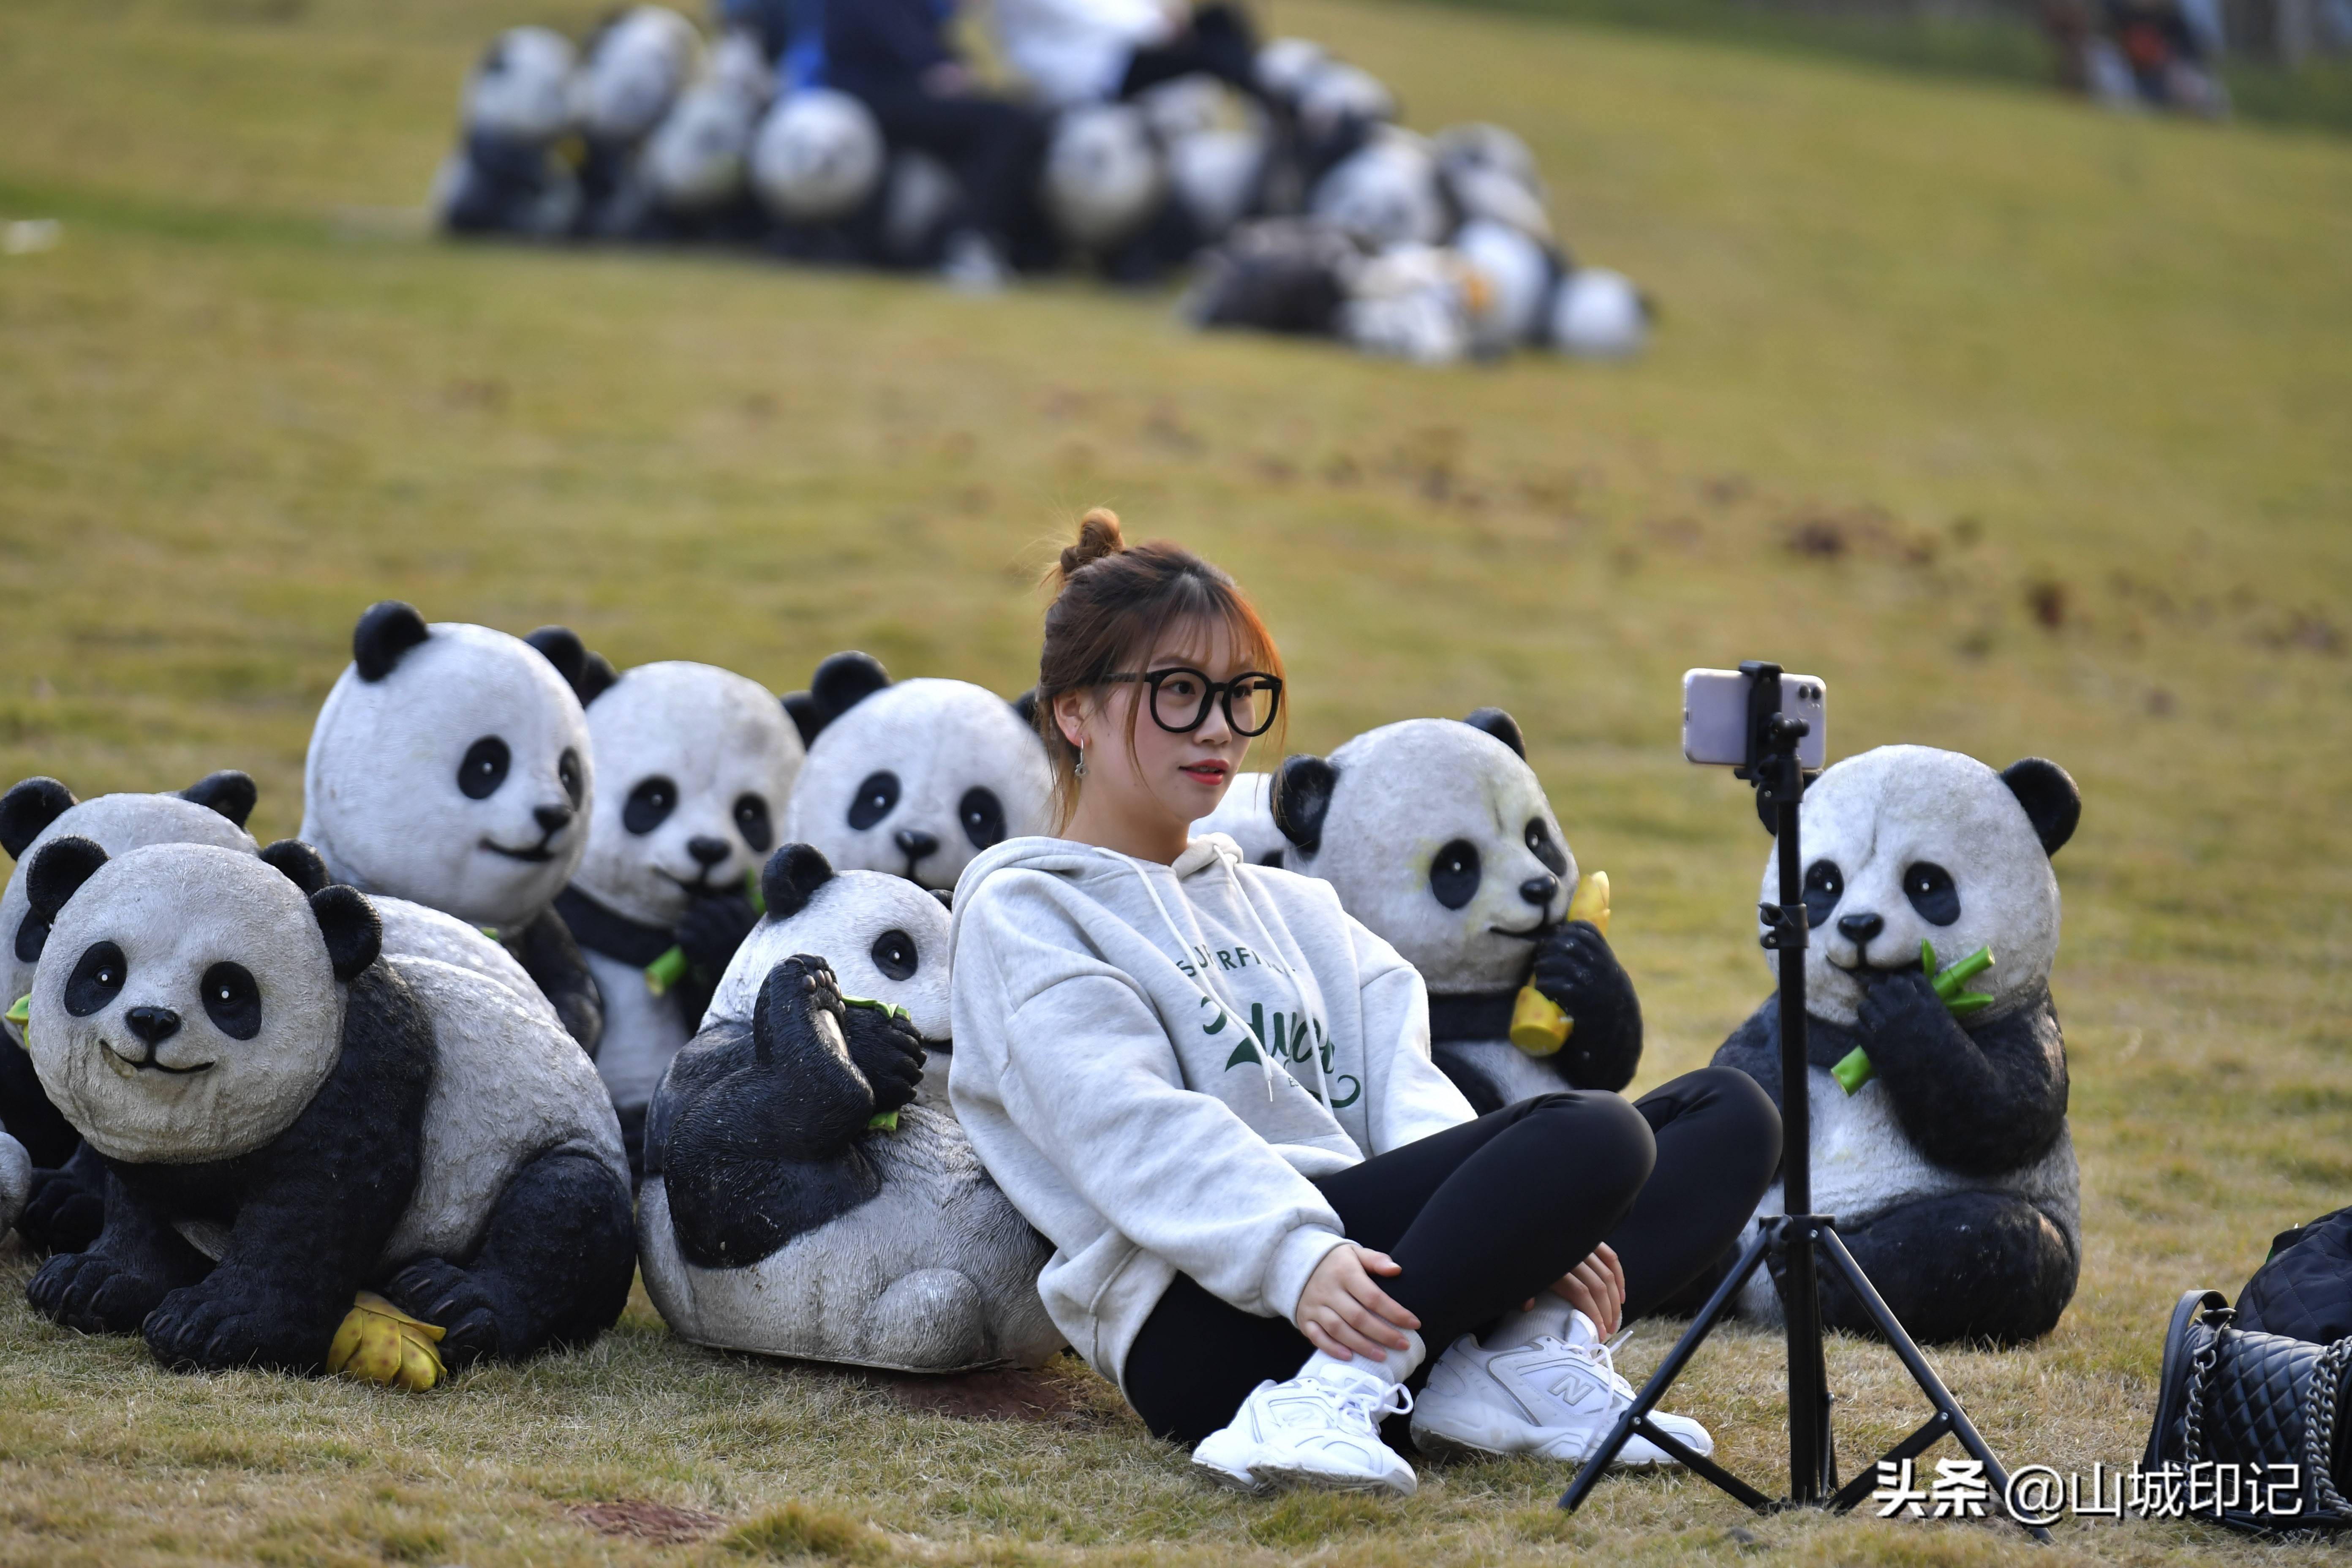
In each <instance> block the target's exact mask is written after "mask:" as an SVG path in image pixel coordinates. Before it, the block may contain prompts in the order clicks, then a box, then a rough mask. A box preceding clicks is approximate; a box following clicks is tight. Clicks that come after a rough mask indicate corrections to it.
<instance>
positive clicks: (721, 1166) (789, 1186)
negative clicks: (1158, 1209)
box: [638, 844, 1062, 1372]
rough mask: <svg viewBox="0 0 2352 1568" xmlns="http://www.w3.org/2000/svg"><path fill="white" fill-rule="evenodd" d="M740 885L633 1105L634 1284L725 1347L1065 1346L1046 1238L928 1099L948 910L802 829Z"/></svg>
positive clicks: (959, 1356) (807, 1352)
mask: <svg viewBox="0 0 2352 1568" xmlns="http://www.w3.org/2000/svg"><path fill="white" fill-rule="evenodd" d="M761 886H762V889H763V890H764V893H765V897H766V900H767V905H768V914H767V918H766V919H765V920H764V921H761V925H760V927H759V929H758V930H757V931H755V932H753V934H752V936H751V939H750V940H749V941H748V942H745V943H744V945H743V948H742V950H741V951H740V952H738V953H737V954H736V957H735V962H734V963H733V964H732V965H730V968H729V970H728V972H727V975H726V977H725V979H724V980H723V981H722V982H721V983H720V984H719V992H718V994H717V995H716V996H714V997H713V998H712V1001H711V1005H710V1012H709V1017H708V1018H707V1019H706V1020H705V1023H704V1026H703V1030H702V1032H701V1033H700V1034H699V1035H698V1036H697V1037H695V1039H694V1041H693V1043H692V1044H690V1045H688V1047H686V1049H685V1050H684V1051H683V1052H681V1053H679V1055H678V1057H677V1060H676V1061H675V1062H673V1063H672V1064H671V1066H670V1070H669V1074H668V1076H667V1078H666V1079H663V1081H662V1086H661V1089H660V1090H659V1091H658V1092H657V1093H656V1096H655V1098H654V1104H653V1111H652V1114H651V1116H650V1118H649V1119H648V1121H647V1123H646V1182H645V1186H644V1189H643V1192H642V1194H640V1197H639V1211H638V1212H639V1217H640V1225H639V1261H640V1265H641V1267H642V1268H643V1270H644V1274H645V1281H646V1294H647V1295H649V1296H651V1297H652V1298H653V1301H654V1305H655V1306H656V1307H657V1308H658V1309H660V1311H661V1314H662V1316H663V1318H664V1319H666V1320H667V1321H668V1323H669V1325H670V1327H671V1328H672V1329H673V1330H675V1331H677V1333H678V1334H679V1335H680V1336H681V1337H682V1338H685V1339H688V1340H691V1341H694V1342H697V1343H698V1344H707V1345H715V1346H719V1347H721V1348H724V1349H730V1350H745V1351H758V1352H764V1353H767V1354H771V1355H788V1356H799V1357H804V1358H807V1359H810V1360H814V1361H830V1362H844V1363H851V1364H855V1365H862V1366H880V1367H890V1368H896V1369H898V1370H900V1371H907V1372H959V1371H963V1370H967V1369H969V1368H972V1367H978V1366H985V1365H990V1364H994V1363H1004V1362H1012V1363H1019V1364H1023V1365H1037V1364H1040V1363H1043V1362H1045V1360H1046V1359H1047V1358H1049V1357H1051V1356H1052V1355H1053V1354H1054V1353H1055V1352H1056V1351H1058V1350H1060V1348H1061V1346H1062V1337H1061V1335H1060V1333H1059V1332H1057V1331H1055V1328H1054V1326H1053V1323H1052V1322H1051V1321H1050V1320H1048V1319H1047V1317H1046V1316H1045V1305H1044V1303H1043V1302H1042V1301H1041V1300H1039V1298H1038V1295H1037V1274H1038V1271H1039V1270H1040V1269H1041V1268H1044V1266H1045V1259H1046V1258H1047V1257H1048V1255H1049V1254H1050V1252H1051V1250H1052V1249H1051V1248H1050V1247H1048V1246H1047V1245H1046V1243H1045V1239H1044V1238H1043V1237H1040V1236H1039V1235H1038V1234H1037V1233H1036V1232H1035V1231H1034V1230H1033V1229H1032V1228H1031V1227H1030V1226H1029V1224H1028V1222H1027V1221H1025V1220H1024V1219H1023V1218H1022V1217H1021V1215H1020V1214H1019V1213H1018V1212H1017V1211H1015V1210H1014V1208H1013V1205H1012V1203H1011V1202H1010V1201H1009V1200H1008V1199H1006V1197H1005V1196H1004V1194H1003V1193H1002V1192H1001V1191H999V1190H998V1188H997V1186H996V1184H995V1183H994V1182H993V1181H992V1180H990V1178H989V1175H988V1173H987V1172H986V1171H985V1170H983V1169H982V1166H981V1163H980V1160H979V1157H978V1156H977V1155H976V1154H974V1153H973V1152H972V1148H971V1142H970V1141H969V1140H967V1139H966V1138H965V1137H964V1134H963V1130H962V1128H961V1126H959V1125H958V1124H957V1122H956V1120H955V1117H954V1115H953V1113H952V1112H951V1111H950V1110H949V1109H948V1106H947V1095H946V1092H945V1079H946V1073H945V1070H944V1068H945V1065H946V1064H945V1060H944V1058H945V1053H946V1048H947V1045H948V1040H947V1031H948V1016H949V1015H948V917H947V911H946V910H945V909H944V908H942V907H941V906H940V903H939V901H938V900H935V899H933V898H931V897H930V896H929V894H927V893H925V892H924V891H923V890H922V889H919V888H918V887H916V886H915V885H913V884H912V883H910V882H908V881H906V880H904V879H900V878H897V877H890V876H884V875H881V874H878V873H876V872H872V871H842V872H835V871H834V870H833V868H831V867H830V866H829V865H827V864H826V862H825V858H824V856H823V855H821V854H820V853H818V852H817V851H816V850H815V849H814V848H811V847H809V846H807V845H804V844H792V845H787V846H785V847H783V848H782V849H779V850H778V851H777V852H776V853H775V855H774V856H773V857H772V858H770V860H769V862H768V866H767V868H766V870H765V871H764V872H763V873H762V877H761ZM845 997H855V998H862V999H863V1003H861V1002H858V1001H847V1000H845ZM871 1003H881V1004H886V1005H888V1006H889V1007H891V1008H894V1009H898V1011H896V1012H886V1011H884V1010H882V1009H881V1008H878V1007H876V1006H873V1005H865V1004H871ZM927 1052H928V1053H929V1056H930V1058H931V1060H930V1062H929V1066H930V1068H931V1071H930V1073H929V1077H928V1080H927V1078H926V1072H925V1068H926V1055H927ZM927 1081H928V1087H926V1082H927Z"/></svg>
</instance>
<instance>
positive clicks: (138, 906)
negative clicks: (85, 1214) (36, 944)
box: [26, 837, 635, 1371]
mask: <svg viewBox="0 0 2352 1568" xmlns="http://www.w3.org/2000/svg"><path fill="white" fill-rule="evenodd" d="M278 859H280V858H279V857H275V856H273V857H269V858H265V857H263V856H257V855H253V854H247V853H243V852H240V851H237V850H233V849H227V848H223V847H218V846H215V845H207V844H161V845H152V846H150V847H146V848H142V849H133V850H131V851H129V852H128V853H126V854H123V855H121V856H119V857H109V856H108V855H107V853H106V851H105V850H104V849H103V848H101V847H100V846H99V845H98V844H97V843H95V842H94V841H92V840H90V839H88V838H80V837H61V838H57V839H53V840H52V841H51V842H50V843H48V844H47V845H46V846H44V847H43V848H42V849H41V850H40V852H39V853H38V854H37V856H35V858H33V861H32V863H31V866H30V867H29V868H28V872H27V876H28V889H27V891H28V894H29V897H30V901H31V904H32V908H33V910H35V911H36V912H37V913H38V914H39V915H40V916H41V918H42V919H43V920H44V921H47V923H48V925H49V927H50V931H49V940H48V942H47V949H46V951H45V952H43V953H42V956H41V962H40V963H39V965H38V966H37V969H36V971H35V974H34V982H33V1000H32V1006H31V1010H30V1017H29V1020H28V1026H27V1036H28V1037H29V1039H30V1041H31V1049H32V1056H33V1062H34V1066H35V1068H36V1069H37V1071H38V1072H39V1074H40V1078H41V1082H42V1085H43V1086H44V1087H45V1088H46V1089H47V1090H48V1092H49V1095H50V1097H51V1098H52V1099H53V1100H55V1101H56V1102H57V1104H58V1108H59V1109H60V1110H63V1111H64V1112H65V1114H66V1115H67V1117H68V1119H69V1120H70V1121H72V1122H73V1123H74V1125H75V1126H76V1127H77V1128H78V1129H79V1130H80V1131H81V1133H82V1136H83V1137H84V1138H86V1139H87V1140H89V1143H90V1144H91V1146H92V1147H94V1148H96V1149H97V1150H98V1151H99V1152H100V1154H102V1155H103V1156H105V1159H106V1162H107V1168H108V1172H109V1174H110V1181H109V1183H108V1186H107V1200H106V1203H107V1212H106V1226H105V1229H104V1232H103V1233H102V1234H101V1235H100V1237H99V1239H98V1242H97V1243H96V1245H95V1246H93V1247H90V1248H89V1250H88V1251H84V1252H79V1253H70V1254H62V1255H59V1256H57V1257H53V1258H50V1259H49V1261H48V1262H47V1264H45V1265H43V1266H42V1268H41V1269H40V1271H39V1272H38V1273H37V1274H36V1275H35V1276H34V1277H33V1279H32V1281H31V1283H30V1284H29V1285H28V1286H27V1287H26V1297H27V1298H28V1300H30V1301H31V1302H32V1304H33V1306H34V1308H35V1309H36V1310H38V1311H40V1312H41V1313H42V1314H43V1315H44V1316H46V1317H48V1318H50V1319H51V1320H53V1321H57V1322H58V1323H61V1324H63V1325H65V1326H67V1327H68V1328H72V1329H77V1330H79V1331H84V1332H104V1333H140V1334H143V1335H144V1337H145V1339H146V1341H147V1343H148V1346H149V1348H150V1349H151V1350H152V1352H154V1354H155V1356H156V1359H157V1360H159V1361H160V1362H162V1363H163V1364H164V1365H166V1366H170V1367H173V1368H176V1369H182V1370H205V1369H217V1368H226V1367H236V1366H245V1365H250V1364H259V1365H267V1366H277V1367H284V1368H288V1369H291V1370H298V1371H310V1370H316V1369H318V1368H319V1367H320V1366H321V1365H322V1363H324V1361H325V1359H326V1357H327V1354H328V1352H329V1349H330V1344H331V1341H332V1340H333V1338H334V1336H335V1333H336V1331H337V1328H338V1326H339V1325H340V1324H341V1322H342V1321H343V1319H344V1317H345V1315H346V1314H347V1313H348V1312H349V1311H350V1310H352V1304H353V1297H354V1293H355V1292H356V1291H358V1290H360V1289H362V1288H366V1289H371V1290H374V1291H377V1292H380V1293H381V1294H382V1295H383V1296H384V1297H386V1298H388V1299H389V1300H391V1301H392V1302H393V1304H394V1305H395V1306H396V1307H398V1308H400V1309H401V1310H404V1311H406V1312H408V1313H410V1314H412V1315H414V1316H415V1317H416V1318H418V1319H421V1320H423V1321H425V1322H427V1323H431V1324H435V1325H437V1326H438V1327H440V1328H441V1329H442V1330H444V1331H445V1335H444V1337H443V1339H442V1341H441V1342H440V1347H439V1350H440V1354H441V1355H442V1357H443V1358H444V1359H445V1360H446V1361H447V1362H448V1363H450V1364H452V1365H456V1366H463V1365H465V1364H467V1363H472V1362H475V1361H478V1360H481V1359H484V1358H497V1359H515V1358H519V1357H522V1356H526V1355H529V1354H531V1353H532V1352H536V1351H538V1350H539V1349H541V1348H542V1347H544V1346H546V1345H549V1344H572V1343H580V1342H586V1341H588V1340H593V1338H594V1337H595V1336H596V1335H598V1334H599V1333H601V1332H603V1331H604V1330H605V1329H606V1328H608V1327H610V1326H611V1324H612V1323H613V1321H614V1320H615V1319H616V1318H617V1317H618V1316H619V1315H620V1311H621V1308H622V1306H623V1304H624V1303H625V1300H626V1299H627V1296H628V1290H629V1280H630V1274H631V1265H632V1262H633V1258H634V1253H635V1247H634V1244H633V1238H632V1235H631V1226H630V1217H629V1189H628V1167H627V1163H626V1162H625V1160H624V1159H623V1157H622V1153H621V1138H620V1129H619V1128H618V1127H617V1126H616V1125H615V1123H614V1117H613V1110H612V1106H611V1103H610V1102H609V1101H608V1100H606V1099H605V1098H604V1089H603V1086H602V1085H601V1084H599V1083H598V1082H597V1079H596V1075H595V1071H594V1069H593V1068H592V1067H591V1066H590V1064H589V1062H588V1061H587V1059H586V1058H584V1057H583V1056H582V1055H581V1053H580V1051H579V1049H578V1047H576V1046H574V1045H573V1044H572V1041H571V1040H570V1039H569V1037H566V1036H565V1035H564V1033H563V1032H562V1030H561V1029H560V1028H559V1027H558V1026H556V1024H555V1023H554V1021H553V1019H552V1017H551V1015H550V1014H549V1013H548V1011H547V1010H546V1009H545V1008H544V1007H539V1006H532V1005H526V1004H524V1003H522V1002H520V1000H518V999H517V998H516V997H515V996H514V995H513V994H511V993H510V992H509V991H508V990H506V989H505V988H504V987H502V986H500V985H499V984H495V983H494V982H491V981H488V980H486V979H484V978H482V977H481V976H480V975H478V974H476V973H471V972H468V971H467V970H463V969H459V968H457V967H454V966H452V965H449V964H445V963H437V962H436V961H434V960H431V959H422V958H396V957H383V956H381V946H380V944H381V941H382V935H381V928H380V926H379V924H378V921H377V917H376V912H375V910H374V909H373V907H372V906H371V903H370V901H369V900H368V899H367V897H366V896H365V895H364V894H362V893H360V892H358V891H357V890H355V889H352V888H349V887H341V886H320V887H318V888H316V889H310V888H309V887H307V886H306V885H305V884H306V883H307V882H308V881H309V880H311V879H314V878H315V875H316V871H317V866H318V863H317V862H316V861H315V860H312V859H308V858H307V857H305V856H301V855H292V856H287V857H283V860H284V864H283V865H281V864H278V863H277V862H278ZM289 873H290V874H289ZM298 877H299V878H302V879H303V880H301V881H298V880H297V878H298Z"/></svg>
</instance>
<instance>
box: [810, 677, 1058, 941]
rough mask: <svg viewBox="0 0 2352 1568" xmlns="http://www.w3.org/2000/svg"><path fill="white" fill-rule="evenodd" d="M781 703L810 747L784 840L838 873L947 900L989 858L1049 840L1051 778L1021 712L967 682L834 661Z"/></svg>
mask: <svg viewBox="0 0 2352 1568" xmlns="http://www.w3.org/2000/svg"><path fill="white" fill-rule="evenodd" d="M1025 700H1027V699H1026V698H1025V696H1024V701H1025ZM784 701H785V706H786V708H787V709H788V710H790V711H791V712H792V713H793V718H794V719H795V720H796V721H798V722H799V724H800V728H801V733H802V735H803V737H804V738H806V739H807V741H808V742H809V748H808V761H807V763H805V764H804V765H803V767H802V768H801V772H800V776H799V778H798V779H796V780H794V781H793V795H792V805H791V808H790V809H789V810H788V811H786V813H785V814H784V837H785V838H786V839H788V840H791V841H793V842H795V843H801V844H809V845H814V847H816V849H817V850H818V851H819V852H820V853H821V854H823V855H824V858H825V859H826V860H827V861H828V862H830V863H831V864H832V865H833V866H834V867H835V868H838V869H841V870H861V871H887V872H888V873H890V874H891V875H892V876H897V877H905V878H907V879H909V880H911V881H915V882H919V883H920V884H922V885H923V886H924V887H926V888H929V889H932V890H933V891H934V892H937V893H939V894H940V896H941V897H945V896H946V895H947V894H948V893H950V892H951V891H953V890H954V888H955V883H956V878H958V877H959V876H961V875H962V873H963V868H964V867H966V866H967V865H969V864H971V858H972V857H973V856H975V855H977V854H979V853H980V852H981V851H982V850H983V849H985V848H987V847H989V846H991V845H992V844H995V843H998V842H1000V841H1002V840H1003V839H1006V838H1017V837H1022V836H1023V835H1024V834H1032V833H1043V832H1045V826H1046V800H1047V796H1048V795H1050V794H1051V793H1052V790H1053V779H1052V776H1051V775H1050V774H1049V773H1047V771H1046V767H1045V747H1044V746H1043V745H1042V744H1040V743H1039V742H1038V740H1037V733H1036V731H1035V730H1034V729H1033V728H1032V727H1031V726H1030V723H1029V721H1028V719H1027V717H1026V716H1025V714H1024V711H1023V710H1022V708H1021V706H1020V705H1019V704H1017V703H1011V702H1007V701H1005V700H1004V699H1003V698H1002V697H998V696H996V695H995V694H993V693H992V692H990V691H987V690H985V689H982V688H981V687H977V686H973V685H971V683H970V682H968V681H961V680H938V679H916V680H901V681H898V682H895V683H894V682H893V681H892V680H891V679H890V677H889V675H888V674H887V672H886V671H885V670H884V669H883V668H882V666H881V665H880V663H878V662H877V660H875V659H874V658H871V657H870V656H868V655H866V654H862V653H838V654H835V655H834V656H833V657H832V658H828V659H826V660H825V661H824V663H823V664H822V665H819V666H818V667H817V671H816V674H815V676H814V678H813V679H811V680H810V682H809V689H808V690H807V691H805V692H795V693H794V694H793V696H791V697H788V698H786V699H785V700H784Z"/></svg>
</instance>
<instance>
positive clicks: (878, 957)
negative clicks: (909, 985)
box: [873, 929, 922, 980]
mask: <svg viewBox="0 0 2352 1568" xmlns="http://www.w3.org/2000/svg"><path fill="white" fill-rule="evenodd" d="M873 957H874V967H875V968H877V969H878V970H880V971H881V972H882V973H885V974H887V975H888V976H889V977H890V978H891V979H893V980H912V979H913V978H914V977H915V971H916V970H917V969H918V968H919V967H920V966H921V963H922V960H921V959H919V957H917V956H916V953H915V939H914V938H913V937H911V936H908V934H907V933H906V932H905V931H898V930H895V929H894V930H890V931H884V932H883V933H882V934H881V935H880V936H877V937H876V938H875V939H874V953H873Z"/></svg>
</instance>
